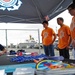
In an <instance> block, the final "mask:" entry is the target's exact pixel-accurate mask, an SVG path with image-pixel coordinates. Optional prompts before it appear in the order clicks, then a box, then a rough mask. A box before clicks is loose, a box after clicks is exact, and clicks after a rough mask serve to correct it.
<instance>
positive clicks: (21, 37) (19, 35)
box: [0, 10, 72, 45]
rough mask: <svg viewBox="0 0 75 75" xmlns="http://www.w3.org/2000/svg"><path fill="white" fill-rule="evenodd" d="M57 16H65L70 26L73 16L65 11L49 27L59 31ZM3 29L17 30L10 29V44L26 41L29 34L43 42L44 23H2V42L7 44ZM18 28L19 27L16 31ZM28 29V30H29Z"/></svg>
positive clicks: (0, 31)
mask: <svg viewBox="0 0 75 75" xmlns="http://www.w3.org/2000/svg"><path fill="white" fill-rule="evenodd" d="M57 17H62V18H64V24H66V25H68V26H70V23H71V19H72V16H71V15H70V14H69V13H68V11H67V10H66V11H64V12H62V13H61V14H59V15H58V16H56V17H55V18H53V19H52V20H50V21H49V27H51V28H53V29H54V31H55V32H56V33H57V30H58V29H59V28H60V27H59V25H58V24H57V21H56V19H57ZM3 29H15V30H9V31H8V34H7V35H8V38H7V41H8V44H10V43H13V44H18V43H20V42H22V43H24V42H25V41H26V40H28V39H29V35H31V36H32V37H33V38H34V40H35V41H38V37H39V39H40V41H39V42H41V31H42V30H43V26H42V24H21V23H20V24H15V23H14V24H13V23H0V43H2V44H4V45H5V44H6V41H5V38H6V36H5V30H3ZM16 29H18V30H17V31H16ZM27 29H28V30H27ZM38 30H39V32H40V33H39V36H38Z"/></svg>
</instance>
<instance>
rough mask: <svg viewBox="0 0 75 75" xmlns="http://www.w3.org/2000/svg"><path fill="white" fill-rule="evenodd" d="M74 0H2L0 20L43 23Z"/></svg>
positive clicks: (0, 3) (5, 21)
mask: <svg viewBox="0 0 75 75" xmlns="http://www.w3.org/2000/svg"><path fill="white" fill-rule="evenodd" d="M71 3H72V0H3V1H2V0H1V1H0V22H4V23H42V21H44V20H45V19H46V18H48V19H49V20H50V19H52V18H54V17H55V16H57V15H58V14H60V13H61V12H63V11H64V10H66V8H67V6H68V5H69V4H71Z"/></svg>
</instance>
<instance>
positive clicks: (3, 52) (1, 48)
mask: <svg viewBox="0 0 75 75" xmlns="http://www.w3.org/2000/svg"><path fill="white" fill-rule="evenodd" d="M0 50H1V52H0V55H3V54H5V53H6V52H7V50H6V49H5V47H4V46H2V45H1V44H0Z"/></svg>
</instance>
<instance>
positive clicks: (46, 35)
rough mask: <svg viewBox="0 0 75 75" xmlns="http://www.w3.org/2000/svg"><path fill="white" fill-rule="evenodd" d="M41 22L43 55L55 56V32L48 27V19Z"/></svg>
mask: <svg viewBox="0 0 75 75" xmlns="http://www.w3.org/2000/svg"><path fill="white" fill-rule="evenodd" d="M42 24H43V27H44V29H43V30H42V33H41V36H42V43H43V46H44V52H45V55H47V56H55V53H54V46H53V43H54V41H55V39H56V34H55V32H54V30H53V29H52V28H50V27H48V21H43V23H42Z"/></svg>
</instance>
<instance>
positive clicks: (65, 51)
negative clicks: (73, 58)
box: [59, 48, 70, 59]
mask: <svg viewBox="0 0 75 75" xmlns="http://www.w3.org/2000/svg"><path fill="white" fill-rule="evenodd" d="M59 55H60V56H63V57H64V58H65V59H69V57H70V55H69V49H67V48H64V49H59Z"/></svg>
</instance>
